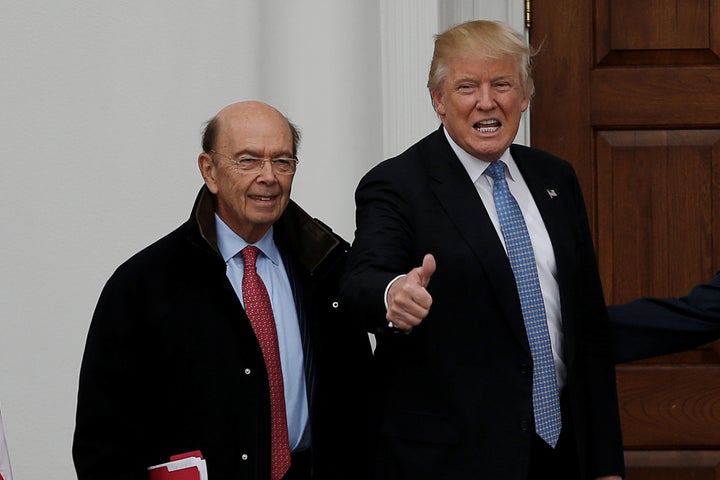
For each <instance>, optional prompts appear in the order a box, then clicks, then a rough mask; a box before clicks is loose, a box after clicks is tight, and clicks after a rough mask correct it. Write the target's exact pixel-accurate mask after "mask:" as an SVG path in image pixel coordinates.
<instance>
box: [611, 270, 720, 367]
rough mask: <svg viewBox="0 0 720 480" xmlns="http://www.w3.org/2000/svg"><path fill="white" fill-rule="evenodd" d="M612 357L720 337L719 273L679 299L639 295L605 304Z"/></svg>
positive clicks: (657, 351) (636, 357) (634, 357)
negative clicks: (640, 296)
mask: <svg viewBox="0 0 720 480" xmlns="http://www.w3.org/2000/svg"><path fill="white" fill-rule="evenodd" d="M608 313H609V315H610V324H611V326H612V332H613V337H614V341H615V360H616V361H617V362H618V363H621V362H627V361H630V360H639V359H642V358H649V357H654V356H657V355H665V354H668V353H674V352H680V351H682V350H687V349H689V348H694V347H697V346H700V345H702V344H704V343H708V342H712V341H714V340H717V339H718V338H720V272H718V274H717V275H715V276H714V277H713V278H712V280H710V281H709V282H707V283H703V284H700V285H697V286H695V287H694V288H693V289H692V290H691V291H690V293H688V294H687V295H686V296H684V297H680V298H641V299H638V300H635V301H632V302H629V303H626V304H623V305H612V306H610V307H608Z"/></svg>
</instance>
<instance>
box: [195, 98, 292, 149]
mask: <svg viewBox="0 0 720 480" xmlns="http://www.w3.org/2000/svg"><path fill="white" fill-rule="evenodd" d="M258 120H262V121H263V122H265V121H269V122H273V123H274V124H276V125H277V126H278V133H279V134H282V133H284V132H282V130H283V129H287V130H288V131H289V133H290V136H291V138H292V154H293V155H294V156H295V155H297V151H298V148H299V146H300V132H299V130H298V129H297V127H296V126H295V125H293V124H292V123H291V122H290V121H289V120H288V119H287V117H285V116H284V115H283V114H282V113H280V112H279V111H278V110H277V109H276V108H274V107H273V106H271V105H268V104H267V103H263V102H259V101H256V100H248V101H244V102H237V103H233V104H230V105H228V106H227V107H225V108H223V109H222V110H220V111H219V112H218V113H217V114H216V115H215V116H214V117H213V118H212V119H210V120H209V121H208V122H207V124H206V126H205V132H204V133H203V138H202V149H203V152H205V153H209V152H210V151H211V150H217V148H218V145H217V143H218V141H219V139H221V138H222V136H223V135H225V134H226V133H227V132H226V130H227V129H228V128H231V127H232V126H233V125H236V126H237V125H242V124H246V125H247V124H252V123H253V122H257V121H258ZM219 137H220V138H219Z"/></svg>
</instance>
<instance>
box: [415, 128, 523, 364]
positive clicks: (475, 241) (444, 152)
mask: <svg viewBox="0 0 720 480" xmlns="http://www.w3.org/2000/svg"><path fill="white" fill-rule="evenodd" d="M428 145H429V148H428V151H427V152H426V154H425V155H423V158H424V161H425V162H426V165H427V168H428V172H429V174H430V176H431V178H432V179H433V180H434V181H433V182H432V183H431V185H430V189H431V190H432V191H433V192H434V194H435V195H436V196H437V199H438V202H439V204H440V205H441V206H442V207H443V209H444V211H445V213H446V214H447V216H448V217H449V218H450V220H451V221H452V223H453V224H454V225H455V227H456V231H457V234H458V235H459V237H460V238H461V239H462V240H463V241H464V242H465V243H466V244H467V245H468V247H469V248H470V249H471V250H472V251H473V253H474V254H475V258H476V260H477V262H478V264H479V266H480V268H482V269H483V271H485V273H486V276H487V278H488V279H489V281H488V284H489V287H490V288H491V289H492V290H493V292H494V294H495V296H496V297H497V299H498V303H499V305H500V308H501V309H502V311H503V313H504V314H505V317H506V318H507V319H508V321H509V326H510V328H511V329H512V331H513V332H514V334H515V336H516V337H517V338H518V341H519V342H520V343H521V344H523V345H524V346H525V348H526V349H527V351H528V353H529V352H530V346H529V344H528V341H527V336H526V334H525V326H524V323H523V318H522V311H521V309H520V299H519V297H518V293H517V288H516V287H515V277H514V275H513V273H512V269H511V267H510V262H509V261H508V258H507V254H506V253H505V249H504V248H503V246H502V243H501V242H500V239H499V238H498V236H497V232H496V230H495V227H494V226H493V224H492V221H491V220H490V216H489V215H488V213H487V210H486V209H485V206H484V205H483V202H482V200H481V199H480V196H479V195H478V193H477V190H476V189H475V185H473V183H472V181H471V180H470V177H469V176H468V174H467V171H466V170H465V168H464V167H463V166H462V164H461V163H460V160H458V158H457V156H456V155H455V152H453V151H452V148H451V147H450V145H449V144H448V142H447V139H446V138H445V134H444V133H443V132H442V129H440V130H438V131H437V132H436V134H435V137H434V139H433V141H432V142H430V143H429V144H428Z"/></svg>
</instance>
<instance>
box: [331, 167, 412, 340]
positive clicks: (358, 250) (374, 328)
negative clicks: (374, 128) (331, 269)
mask: <svg viewBox="0 0 720 480" xmlns="http://www.w3.org/2000/svg"><path fill="white" fill-rule="evenodd" d="M381 167H382V165H381ZM379 171H380V169H379V168H377V167H376V168H375V169H373V170H371V171H370V172H369V173H368V174H367V175H366V176H365V177H364V178H363V179H362V180H361V181H360V184H359V185H358V188H357V191H356V192H355V204H356V213H355V216H356V218H355V221H356V226H357V228H356V237H355V241H354V242H353V246H352V250H351V253H350V257H349V261H348V266H347V270H346V273H345V275H344V277H343V280H342V283H341V292H340V295H341V297H342V298H343V300H344V301H345V302H347V303H348V305H349V306H350V309H351V311H352V312H353V313H354V316H355V318H358V319H359V318H362V319H363V321H364V322H365V327H366V329H367V330H368V331H369V332H371V333H383V332H385V331H387V321H386V320H385V314H386V308H385V299H384V295H385V289H386V287H387V286H388V284H389V283H390V282H391V281H392V280H393V279H394V278H395V277H397V276H398V275H400V274H405V273H407V272H409V271H410V270H411V269H412V268H413V265H412V258H411V252H410V251H409V250H410V246H411V245H412V232H411V228H410V227H409V222H408V221H407V214H408V213H407V211H408V209H407V201H406V199H405V198H404V196H403V195H402V194H401V193H400V188H399V187H398V186H397V185H394V184H393V183H392V179H393V178H394V177H395V176H394V175H388V174H385V175H383V174H381V173H379ZM418 265H419V264H418ZM415 266H417V265H415Z"/></svg>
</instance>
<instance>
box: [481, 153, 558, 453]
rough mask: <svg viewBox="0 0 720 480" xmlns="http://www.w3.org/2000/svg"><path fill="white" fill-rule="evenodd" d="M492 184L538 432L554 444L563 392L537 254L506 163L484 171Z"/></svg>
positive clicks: (493, 163)
mask: <svg viewBox="0 0 720 480" xmlns="http://www.w3.org/2000/svg"><path fill="white" fill-rule="evenodd" d="M485 173H487V174H488V175H489V176H490V177H492V179H493V181H494V183H493V199H494V200H495V208H496V210H497V214H498V219H499V220H500V230H501V231H502V234H503V237H505V247H506V248H507V253H508V258H509V259H510V266H511V267H512V271H513V274H514V275H515V283H516V284H517V288H518V293H519V294H520V307H521V308H522V314H523V318H524V320H525V330H526V331H527V336H528V340H529V342H530V352H531V354H532V359H533V395H532V396H533V410H534V413H535V432H537V434H538V435H539V436H540V437H541V438H542V439H543V440H545V442H547V444H548V445H550V446H551V447H555V445H556V444H557V441H558V437H559V436H560V429H561V427H562V420H561V418H560V394H559V391H558V385H557V381H556V379H555V362H554V361H553V356H552V347H551V345H550V334H549V333H548V326H547V318H546V317H545V304H544V303H543V298H542V292H541V291H540V281H539V280H538V274H537V267H536V265H535V255H534V253H533V248H532V243H531V242H530V235H529V234H528V230H527V226H526V225H525V219H524V218H523V215H522V212H521V211H520V207H519V206H518V204H517V202H516V201H515V198H514V197H513V196H512V194H511V193H510V189H509V188H508V184H507V181H506V180H505V164H504V163H503V162H502V161H501V160H497V161H495V162H492V163H491V164H490V166H489V167H488V168H487V169H486V170H485Z"/></svg>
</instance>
